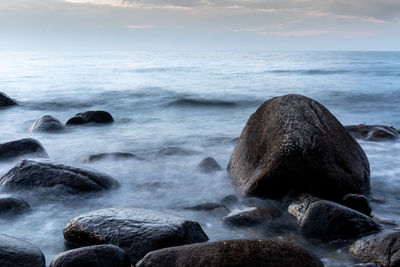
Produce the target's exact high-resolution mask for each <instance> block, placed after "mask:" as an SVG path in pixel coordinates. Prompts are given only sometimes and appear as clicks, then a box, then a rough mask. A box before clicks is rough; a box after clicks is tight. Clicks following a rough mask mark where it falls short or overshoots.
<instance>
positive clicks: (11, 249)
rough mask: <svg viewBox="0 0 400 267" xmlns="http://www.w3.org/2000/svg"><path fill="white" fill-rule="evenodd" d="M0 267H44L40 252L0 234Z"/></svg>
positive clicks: (29, 244) (31, 245)
mask: <svg viewBox="0 0 400 267" xmlns="http://www.w3.org/2000/svg"><path fill="white" fill-rule="evenodd" d="M0 266H2V267H3V266H4V267H26V266H29V267H45V259H44V256H43V253H42V251H40V249H39V248H38V247H36V246H35V245H33V244H31V243H28V242H26V241H23V240H21V239H18V238H15V237H11V236H7V235H3V234H0Z"/></svg>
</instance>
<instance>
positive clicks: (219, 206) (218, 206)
mask: <svg viewBox="0 0 400 267" xmlns="http://www.w3.org/2000/svg"><path fill="white" fill-rule="evenodd" d="M184 209H187V210H197V211H215V210H220V211H222V212H229V209H228V208H227V207H226V206H225V205H224V204H223V203H220V202H203V203H200V204H195V205H190V206H186V207H185V208H184Z"/></svg>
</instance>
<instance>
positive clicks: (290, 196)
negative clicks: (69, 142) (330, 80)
mask: <svg viewBox="0 0 400 267" xmlns="http://www.w3.org/2000/svg"><path fill="white" fill-rule="evenodd" d="M12 105H18V102H16V101H15V100H13V99H11V98H9V97H8V96H7V95H6V94H4V93H0V106H3V107H4V108H9V107H10V106H12ZM0 112H1V109H0ZM113 122H114V118H113V117H112V115H111V114H110V113H108V112H106V111H86V112H82V113H78V114H76V115H75V116H73V117H72V118H70V119H69V120H68V121H67V122H66V123H65V124H63V123H61V122H60V121H59V120H57V119H56V118H54V117H52V116H50V115H45V116H43V117H41V118H39V119H38V120H37V121H35V123H34V124H33V125H32V126H31V127H30V128H29V131H31V132H43V133H47V134H56V133H59V132H63V131H69V130H73V129H72V128H73V127H74V126H75V125H83V124H84V125H87V126H89V127H90V126H91V125H96V124H103V123H106V124H109V123H113ZM398 137H399V132H398V131H397V130H396V129H395V128H393V127H389V126H384V125H357V126H346V127H344V126H343V125H342V124H341V123H340V122H339V121H338V120H337V119H336V118H335V117H334V116H333V115H332V114H331V113H330V112H329V111H328V110H327V109H326V108H325V107H324V106H322V105H321V104H319V103H318V102H316V101H314V100H312V99H310V98H307V97H304V96H301V95H285V96H281V97H276V98H273V99H270V100H268V101H267V102H265V103H264V104H263V105H261V106H260V107H259V108H258V110H257V111H256V112H255V113H254V114H253V115H252V116H251V117H250V118H249V120H248V122H247V124H246V126H245V128H244V129H243V132H242V134H241V136H240V137H239V138H238V140H237V142H236V146H235V149H234V151H233V153H232V156H231V159H230V162H229V165H228V167H227V171H228V173H229V176H230V177H231V179H232V182H233V184H234V185H235V186H236V188H237V191H238V193H239V194H238V195H231V196H227V197H225V198H224V199H221V200H220V201H219V202H213V203H197V204H195V205H191V206H186V207H183V208H184V209H190V210H193V211H203V212H204V211H205V212H210V213H211V212H212V213H213V214H214V215H216V216H220V217H221V221H223V222H224V223H225V224H226V225H227V226H229V227H232V228H235V227H239V228H240V227H261V228H262V227H263V225H267V224H268V225H271V224H272V225H274V224H275V225H277V228H281V231H285V230H284V229H285V223H283V222H284V221H287V220H286V218H290V220H292V221H294V222H296V221H297V225H295V226H293V225H288V226H287V227H289V228H291V230H293V231H295V232H296V233H298V234H299V235H301V236H303V237H304V238H305V239H306V240H310V242H318V243H320V244H321V245H323V244H334V245H335V246H336V247H339V248H347V247H348V248H349V253H350V254H351V255H353V256H354V257H355V259H357V260H359V261H361V262H366V263H368V264H370V265H364V266H374V265H373V264H376V265H375V266H378V265H377V264H380V266H398V265H399V263H398V262H400V261H399V260H398V259H397V258H398V256H397V251H398V250H399V248H400V247H399V246H397V243H398V241H397V240H398V234H397V232H395V231H394V232H393V231H391V232H388V231H389V230H391V227H388V225H387V224H386V225H385V223H384V222H383V221H382V220H379V218H377V217H376V216H373V214H374V211H373V210H372V211H371V207H370V205H369V201H370V190H371V185H370V169H369V162H368V158H367V156H366V154H365V153H364V151H363V149H362V148H361V147H360V146H359V144H358V143H357V141H356V140H355V139H361V140H366V141H371V142H376V141H391V140H395V139H397V138H398ZM191 152H192V151H187V150H184V149H182V148H178V147H168V148H165V149H162V150H160V151H158V152H157V153H156V156H157V157H164V156H170V155H174V154H182V153H191ZM49 157H50V159H51V156H49V155H48V153H47V152H46V150H45V148H44V147H43V145H42V144H41V143H40V142H39V141H37V140H35V139H31V138H28V139H20V140H15V141H12V142H7V143H3V144H0V161H5V162H15V166H14V167H13V168H11V169H10V170H9V171H8V172H7V173H6V174H4V175H3V174H2V177H1V178H0V184H1V186H2V188H3V190H5V191H6V192H7V193H8V194H7V195H2V196H1V198H0V216H3V214H4V216H18V214H21V213H24V212H30V211H31V208H30V205H29V201H26V200H24V199H23V198H21V197H19V196H14V195H13V194H15V193H18V192H23V191H29V190H32V189H34V188H41V189H44V190H45V191H44V192H46V195H52V194H53V195H60V194H65V195H71V196H72V197H73V196H74V195H77V194H79V195H84V194H86V195H87V196H88V197H96V195H97V194H102V192H105V191H110V190H113V189H115V188H118V186H119V182H118V179H117V177H111V176H109V175H106V174H103V173H100V172H97V171H93V170H89V169H84V168H77V167H74V166H67V165H64V164H59V163H57V162H52V161H51V160H49V159H48V158H49ZM32 158H34V159H32ZM107 158H112V159H114V160H118V159H123V160H145V159H142V158H139V157H137V156H136V155H134V154H132V153H125V152H115V153H101V154H94V155H88V157H87V158H84V159H81V160H80V162H82V163H85V164H90V163H92V162H94V161H100V160H104V159H107ZM78 160H79V159H77V161H78ZM221 169H223V168H221V166H220V165H219V164H218V162H217V161H216V160H215V159H213V158H211V157H207V158H205V159H204V160H202V161H201V162H200V163H199V165H198V168H197V170H198V171H200V172H203V173H208V174H212V173H214V172H218V171H221ZM89 193H90V194H89ZM94 193H95V194H94ZM254 197H255V198H254ZM252 198H254V199H256V200H254V201H251V200H249V199H252ZM246 199H247V200H246ZM257 199H262V201H258V200H257ZM238 201H242V202H243V201H248V204H247V206H248V208H246V209H243V210H231V207H232V206H234V205H232V203H235V202H238ZM290 220H289V221H290ZM392 228H393V227H392ZM64 238H65V241H66V243H67V245H68V247H69V248H71V249H70V250H68V251H66V252H63V253H61V254H59V255H57V256H56V257H55V258H54V259H53V261H52V262H51V263H50V266H131V264H132V265H136V264H137V266H246V265H247V266H250V265H251V266H323V263H322V262H321V260H320V259H318V258H317V256H316V254H314V252H312V251H310V250H309V249H306V248H304V247H302V246H300V245H298V244H295V243H294V242H292V241H282V240H279V239H235V240H225V241H218V242H206V241H207V240H208V238H209V237H208V236H207V233H206V232H205V231H204V230H203V229H202V227H201V226H200V224H199V223H197V222H194V221H190V220H187V219H185V218H180V217H178V216H174V215H170V214H166V213H163V212H159V211H153V210H148V209H117V208H110V209H102V210H94V211H92V212H88V213H85V214H81V215H78V216H77V217H75V218H71V220H70V222H69V223H68V224H67V225H66V226H65V228H64ZM232 238H234V237H232ZM0 255H1V256H0V265H1V266H27V264H28V263H29V264H28V265H29V266H45V262H44V257H43V253H42V252H41V251H40V249H39V248H37V247H36V246H34V245H32V244H30V243H27V242H25V241H22V240H19V239H15V238H13V237H9V236H6V235H2V236H0ZM358 266H361V265H358Z"/></svg>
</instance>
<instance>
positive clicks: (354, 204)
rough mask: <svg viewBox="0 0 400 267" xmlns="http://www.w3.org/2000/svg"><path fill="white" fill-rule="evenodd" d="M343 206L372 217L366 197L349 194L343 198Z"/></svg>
mask: <svg viewBox="0 0 400 267" xmlns="http://www.w3.org/2000/svg"><path fill="white" fill-rule="evenodd" d="M342 204H343V205H344V206H346V207H349V208H351V209H353V210H356V211H359V212H361V213H364V214H365V215H368V216H369V215H371V206H370V205H369V201H368V198H367V197H366V196H364V195H357V194H347V195H345V196H344V197H343V201H342Z"/></svg>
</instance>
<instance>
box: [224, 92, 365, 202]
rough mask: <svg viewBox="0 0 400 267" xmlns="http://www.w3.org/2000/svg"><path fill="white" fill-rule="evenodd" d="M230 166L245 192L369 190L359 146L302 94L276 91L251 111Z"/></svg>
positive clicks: (335, 195)
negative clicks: (253, 111) (276, 94)
mask: <svg viewBox="0 0 400 267" xmlns="http://www.w3.org/2000/svg"><path fill="white" fill-rule="evenodd" d="M228 171H229V173H230V175H231V177H232V179H233V181H234V183H235V184H236V186H237V188H238V190H239V191H240V192H241V193H242V194H244V195H249V194H254V195H258V196H266V197H270V198H281V197H283V196H285V195H286V194H288V193H290V192H295V193H296V192H297V193H305V192H307V193H312V194H314V195H317V196H320V197H323V198H326V199H333V200H338V201H340V200H341V199H342V198H343V196H344V195H346V194H349V193H356V194H364V195H369V193H370V181H369V176H370V171H369V163H368V159H367V157H366V155H365V153H364V151H363V150H362V148H361V147H360V146H359V144H358V143H357V142H356V141H355V140H354V139H353V138H352V137H351V136H350V134H349V133H348V132H347V131H346V129H345V128H344V127H343V126H342V125H341V124H340V122H339V121H338V120H337V119H336V118H335V117H334V116H333V115H332V114H331V113H330V112H329V111H328V110H327V109H326V108H325V107H323V106H322V105H321V104H319V103H317V102H316V101H314V100H312V99H310V98H307V97H304V96H301V95H285V96H281V97H275V98H273V99H270V100H268V101H267V102H265V103H264V104H263V105H261V106H260V107H259V108H258V110H257V111H256V112H255V113H254V114H253V115H251V117H250V118H249V120H248V122H247V124H246V126H245V128H244V129H243V131H242V133H241V135H240V138H239V140H238V142H237V144H236V147H235V149H234V151H233V153H232V157H231V159H230V162H229V165H228Z"/></svg>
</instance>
